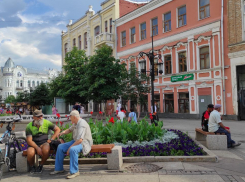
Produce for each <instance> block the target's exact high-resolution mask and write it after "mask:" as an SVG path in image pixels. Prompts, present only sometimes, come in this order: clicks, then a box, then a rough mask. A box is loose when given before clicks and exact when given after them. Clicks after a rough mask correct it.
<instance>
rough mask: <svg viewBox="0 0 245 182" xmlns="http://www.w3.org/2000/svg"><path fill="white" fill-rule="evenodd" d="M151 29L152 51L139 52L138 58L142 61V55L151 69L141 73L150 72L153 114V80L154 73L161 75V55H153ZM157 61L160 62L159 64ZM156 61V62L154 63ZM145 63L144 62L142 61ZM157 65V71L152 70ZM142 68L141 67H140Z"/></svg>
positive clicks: (153, 108) (142, 70)
mask: <svg viewBox="0 0 245 182" xmlns="http://www.w3.org/2000/svg"><path fill="white" fill-rule="evenodd" d="M153 30H154V29H153V27H152V37H151V38H152V39H151V43H152V50H151V51H150V52H149V53H145V52H140V53H139V56H140V57H141V58H142V59H143V60H144V55H145V56H147V57H148V58H149V60H150V64H151V69H150V71H146V69H141V72H142V73H145V74H146V72H150V76H151V108H152V113H154V111H155V107H154V102H155V101H154V80H155V73H158V72H159V73H160V74H162V73H163V70H162V68H163V61H162V60H161V57H162V56H161V54H155V53H154V47H153ZM159 60H161V62H159ZM155 61H156V62H155ZM144 62H146V61H144ZM139 64H140V66H141V65H143V64H144V63H143V62H139ZM155 65H157V66H158V70H159V71H158V70H156V71H155V70H154V66H155ZM141 68H142V67H141ZM154 119H155V117H154V116H153V119H152V123H155V121H154Z"/></svg>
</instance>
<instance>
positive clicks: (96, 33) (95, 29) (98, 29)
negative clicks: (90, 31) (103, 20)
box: [94, 26, 100, 36]
mask: <svg viewBox="0 0 245 182" xmlns="http://www.w3.org/2000/svg"><path fill="white" fill-rule="evenodd" d="M99 34H100V26H97V27H95V28H94V36H97V35H99Z"/></svg>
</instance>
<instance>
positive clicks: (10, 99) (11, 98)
mask: <svg viewBox="0 0 245 182" xmlns="http://www.w3.org/2000/svg"><path fill="white" fill-rule="evenodd" d="M4 102H5V103H14V102H15V96H13V95H9V96H8V97H7V98H6V99H5V101H4Z"/></svg>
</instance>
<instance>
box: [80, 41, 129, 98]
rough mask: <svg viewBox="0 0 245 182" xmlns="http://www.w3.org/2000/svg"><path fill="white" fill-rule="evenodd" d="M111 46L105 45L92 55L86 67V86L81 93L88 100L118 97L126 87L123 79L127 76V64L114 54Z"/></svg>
mask: <svg viewBox="0 0 245 182" xmlns="http://www.w3.org/2000/svg"><path fill="white" fill-rule="evenodd" d="M112 53H113V50H112V48H111V47H110V46H107V45H103V46H101V47H100V48H99V49H97V50H96V51H95V55H93V56H92V57H90V60H89V64H88V65H87V67H86V76H85V80H84V82H83V83H84V84H85V88H88V89H87V90H85V89H84V90H82V91H81V92H80V93H81V95H82V96H85V97H86V98H87V100H93V101H95V102H104V101H106V100H110V99H118V98H119V96H120V95H122V91H123V89H124V88H125V85H124V82H123V80H124V79H126V78H127V70H126V67H125V64H120V61H119V60H117V59H115V58H114V57H113V55H112Z"/></svg>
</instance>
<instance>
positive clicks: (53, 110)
mask: <svg viewBox="0 0 245 182" xmlns="http://www.w3.org/2000/svg"><path fill="white" fill-rule="evenodd" d="M52 114H57V109H56V107H55V106H54V105H53V107H52Z"/></svg>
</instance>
